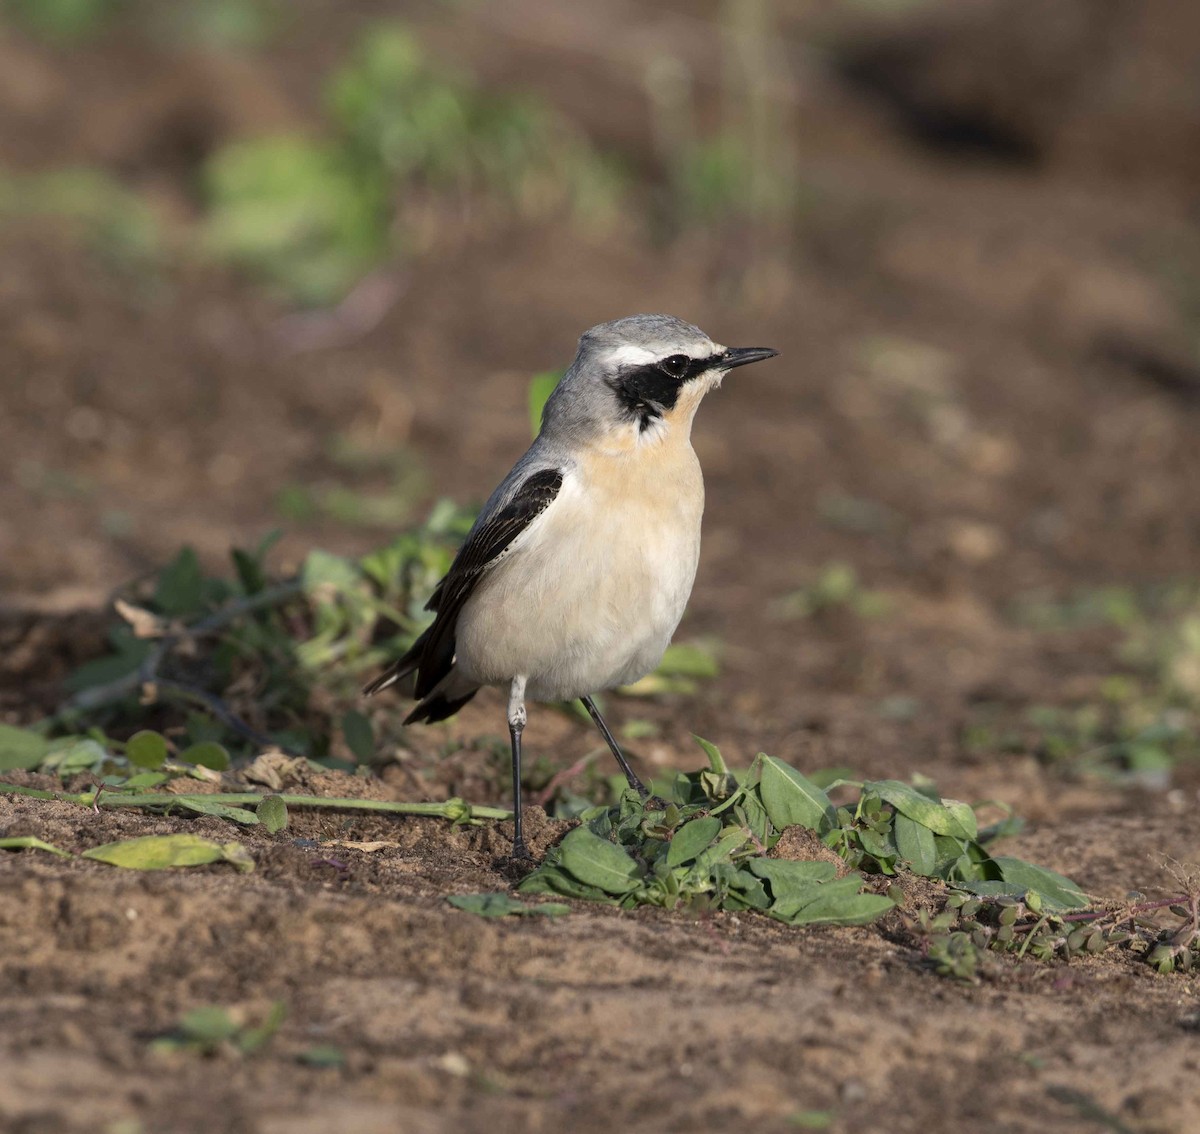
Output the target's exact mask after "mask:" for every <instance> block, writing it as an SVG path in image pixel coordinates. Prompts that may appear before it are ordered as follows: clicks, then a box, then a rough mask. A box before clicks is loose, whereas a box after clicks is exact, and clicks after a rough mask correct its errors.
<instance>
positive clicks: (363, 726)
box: [342, 709, 375, 764]
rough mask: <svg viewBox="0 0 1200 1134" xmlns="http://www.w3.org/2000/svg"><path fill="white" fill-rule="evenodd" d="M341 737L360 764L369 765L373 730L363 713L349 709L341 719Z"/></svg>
mask: <svg viewBox="0 0 1200 1134" xmlns="http://www.w3.org/2000/svg"><path fill="white" fill-rule="evenodd" d="M342 736H344V737H345V739H346V747H347V748H349V749H350V751H351V752H353V753H354V757H355V759H356V760H358V762H359V763H360V764H369V763H370V762H371V760H373V759H374V757H375V730H374V729H373V728H372V727H371V722H370V720H369V719H368V718H367V716H366V715H365V714H364V713H360V712H359V711H358V710H357V709H351V710H350V711H349V712H348V713H346V714H345V716H343V717H342Z"/></svg>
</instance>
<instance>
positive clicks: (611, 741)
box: [580, 697, 650, 799]
mask: <svg viewBox="0 0 1200 1134" xmlns="http://www.w3.org/2000/svg"><path fill="white" fill-rule="evenodd" d="M580 700H582V701H583V707H584V708H585V709H587V711H588V714H589V715H590V716H591V718H592V720H594V721H595V722H596V727H597V728H598V729H599V730H600V735H601V736H602V737H604V742H605V743H606V744H607V745H608V748H609V751H610V752H611V753H612V754H613V755H614V756H615V757H616V758H617V763H618V764H620V765H621V771H622V772H624V773H625V778H626V779H627V780H628V781H629V786H630V787H631V788H633V789H634V790H635V791H636V792H637V793H638V795H640V796H641V797H642V798H643V799H645V798H646V797H647V796H648V795H649V794H650V791H649V789H648V788H647V787H646V785H645V784H644V783H642V781H641V780H639V779H638V777H637V773H636V772H635V771H634V770H633V769H632V768H631V767H630V766H629V761H628V760H626V759H625V753H624V752H622V751H621V746H620V745H619V744H618V743H617V740H616V737H614V736H613V734H612V733H611V732H609V731H608V725H606V724H605V723H604V718H603V717H602V716H601V715H600V710H599V709H597V708H596V703H595V702H594V701H593V700H592V699H591V697H582V698H580Z"/></svg>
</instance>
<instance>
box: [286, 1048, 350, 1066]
mask: <svg viewBox="0 0 1200 1134" xmlns="http://www.w3.org/2000/svg"><path fill="white" fill-rule="evenodd" d="M296 1059H297V1060H298V1061H299V1062H300V1063H303V1064H304V1066H305V1067H341V1066H342V1065H343V1064H344V1063H345V1062H346V1056H345V1055H344V1054H343V1053H342V1051H341V1049H340V1048H337V1047H334V1046H333V1044H330V1043H319V1044H317V1045H316V1046H315V1047H310V1048H308V1049H307V1050H305V1051H302V1052H301V1053H300V1054H299V1055H297V1056H296Z"/></svg>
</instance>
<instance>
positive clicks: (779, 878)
mask: <svg viewBox="0 0 1200 1134" xmlns="http://www.w3.org/2000/svg"><path fill="white" fill-rule="evenodd" d="M749 866H750V870H751V871H752V873H754V874H755V875H757V876H758V877H759V878H765V879H766V880H767V882H768V884H769V885H770V887H771V906H770V913H771V914H772V915H773V916H775V917H777V918H780V919H781V920H783V921H786V920H788V919H789V918H791V917H793V916H794V915H795V914H796V913H798V912H799V911H800V910H801V909H803V908H804V907H805V906H807V905H808V904H809V902H811V901H813V900H815V899H816V897H817V896H818V894H819V892H820V887H821V885H822V884H824V883H828V882H831V881H832V880H833V878H834V876H835V875H836V874H837V867H836V866H834V864H833V863H832V862H819V861H814V862H802V861H793V860H790V859H773V858H755V859H751V860H750V863H749ZM855 889H857V886H856V887H855Z"/></svg>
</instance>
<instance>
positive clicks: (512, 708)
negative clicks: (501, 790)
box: [508, 677, 532, 858]
mask: <svg viewBox="0 0 1200 1134" xmlns="http://www.w3.org/2000/svg"><path fill="white" fill-rule="evenodd" d="M525 719H526V714H525V678H524V677H515V678H513V683H512V688H511V690H510V691H509V695H508V735H509V739H510V740H511V741H512V776H513V858H530V857H532V856H531V855H530V853H529V848H528V847H527V846H526V845H525V836H524V834H523V832H522V829H521V828H522V824H521V733H522V732H524V731H525Z"/></svg>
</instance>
